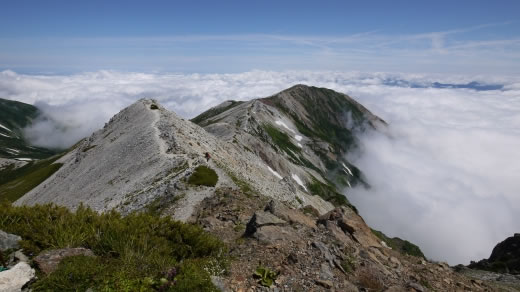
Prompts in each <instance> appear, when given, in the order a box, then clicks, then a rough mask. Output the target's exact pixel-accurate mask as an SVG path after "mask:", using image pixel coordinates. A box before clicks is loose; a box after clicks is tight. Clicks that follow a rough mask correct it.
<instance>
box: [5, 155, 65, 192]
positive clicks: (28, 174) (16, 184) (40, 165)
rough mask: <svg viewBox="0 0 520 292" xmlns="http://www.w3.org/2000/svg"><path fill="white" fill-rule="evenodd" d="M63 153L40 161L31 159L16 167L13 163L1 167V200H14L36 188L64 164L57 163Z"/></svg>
mask: <svg viewBox="0 0 520 292" xmlns="http://www.w3.org/2000/svg"><path fill="white" fill-rule="evenodd" d="M60 157H61V155H58V156H54V157H52V158H47V159H44V160H40V161H31V162H29V163H27V164H26V165H24V166H22V167H19V168H14V165H13V164H10V165H7V166H6V167H4V168H1V169H0V200H7V201H10V202H14V201H16V200H18V199H19V198H21V197H22V196H23V195H25V194H26V193H28V192H29V191H30V190H32V189H34V188H35V187H36V186H38V185H39V184H40V183H42V182H43V181H44V180H46V179H47V178H48V177H49V176H51V175H52V174H53V173H55V172H56V171H57V170H58V169H60V167H61V166H62V164H61V163H56V162H55V161H56V160H58V159H59V158H60Z"/></svg>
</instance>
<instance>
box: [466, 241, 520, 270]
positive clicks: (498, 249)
mask: <svg viewBox="0 0 520 292" xmlns="http://www.w3.org/2000/svg"><path fill="white" fill-rule="evenodd" d="M468 267H469V268H472V269H480V270H486V271H492V272H501V273H509V274H513V275H520V233H515V234H514V235H513V236H511V237H508V238H506V239H505V240H504V241H502V242H500V243H498V244H497V245H496V246H495V247H494V248H493V251H492V252H491V256H490V257H489V258H488V259H483V260H480V261H478V262H472V263H471V264H469V266H468Z"/></svg>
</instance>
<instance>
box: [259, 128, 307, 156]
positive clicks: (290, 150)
mask: <svg viewBox="0 0 520 292" xmlns="http://www.w3.org/2000/svg"><path fill="white" fill-rule="evenodd" d="M263 129H264V131H265V132H266V133H267V134H268V135H269V137H271V140H272V141H273V143H274V144H275V145H276V146H277V147H278V148H280V150H282V151H284V152H285V153H287V155H289V156H290V157H291V158H292V159H293V160H294V162H298V160H299V159H298V157H297V156H296V154H299V153H300V152H301V149H300V147H298V146H296V145H294V144H293V143H292V142H291V138H289V136H288V135H287V134H285V133H284V132H282V131H280V130H278V128H276V127H274V126H273V125H270V124H264V125H263Z"/></svg>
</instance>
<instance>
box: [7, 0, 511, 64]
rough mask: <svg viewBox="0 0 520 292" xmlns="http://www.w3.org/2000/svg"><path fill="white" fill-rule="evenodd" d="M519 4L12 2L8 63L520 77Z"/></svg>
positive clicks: (10, 5) (479, 2)
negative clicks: (510, 75) (506, 75)
mask: <svg viewBox="0 0 520 292" xmlns="http://www.w3.org/2000/svg"><path fill="white" fill-rule="evenodd" d="M518 11H520V1H516V0H511V1H500V0H498V1H302V0H300V1H81V2H80V1H3V2H2V3H1V9H0V70H7V69H10V70H14V71H16V72H22V73H64V72H70V73H74V72H83V71H96V70H101V69H109V70H121V71H145V72H184V73H192V72H200V73H232V72H243V71H249V70H277V71H283V70H339V71H352V70H358V71H387V72H420V73H425V72H428V73H430V72H434V73H470V74H483V73H487V74H517V73H520V72H519V71H520V69H519V68H520V17H519V14H518Z"/></svg>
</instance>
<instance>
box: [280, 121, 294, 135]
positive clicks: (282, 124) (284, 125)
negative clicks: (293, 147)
mask: <svg viewBox="0 0 520 292" xmlns="http://www.w3.org/2000/svg"><path fill="white" fill-rule="evenodd" d="M275 123H276V124H277V125H278V126H282V127H284V128H286V129H287V130H289V131H291V132H292V133H295V132H294V130H293V129H291V128H289V126H287V124H286V123H284V122H282V121H280V120H278V121H276V122H275Z"/></svg>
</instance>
